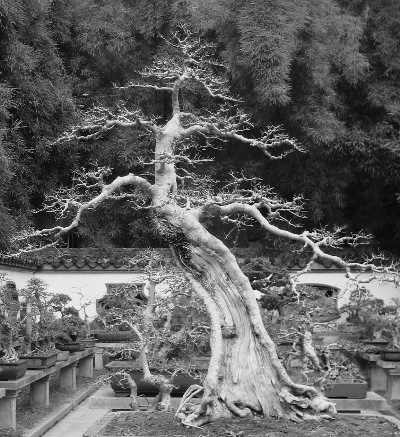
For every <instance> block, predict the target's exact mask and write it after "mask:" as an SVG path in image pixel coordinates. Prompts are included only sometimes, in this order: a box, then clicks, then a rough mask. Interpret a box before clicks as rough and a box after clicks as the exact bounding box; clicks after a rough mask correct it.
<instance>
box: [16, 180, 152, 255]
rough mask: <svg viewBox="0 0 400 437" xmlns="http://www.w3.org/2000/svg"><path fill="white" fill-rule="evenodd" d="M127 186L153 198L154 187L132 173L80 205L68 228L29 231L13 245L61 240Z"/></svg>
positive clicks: (102, 188)
mask: <svg viewBox="0 0 400 437" xmlns="http://www.w3.org/2000/svg"><path fill="white" fill-rule="evenodd" d="M127 185H133V186H135V187H136V188H138V189H140V190H141V191H143V192H144V193H145V194H146V195H147V196H148V197H149V198H151V197H152V196H153V187H152V185H151V184H150V183H149V182H148V181H147V180H146V179H143V178H141V177H139V176H135V175H133V174H132V173H130V174H128V175H126V176H118V177H117V178H116V179H114V181H113V182H111V183H110V184H108V185H102V187H101V192H100V193H99V194H98V195H97V196H95V197H94V198H92V199H90V200H89V201H87V202H84V203H82V204H81V205H79V207H78V210H77V212H76V214H75V217H74V219H73V220H72V221H71V223H70V224H69V225H68V226H54V227H53V228H48V229H42V230H38V231H35V232H30V231H29V230H28V231H25V232H23V233H22V234H20V235H17V236H15V237H14V239H13V243H14V244H16V245H19V244H20V243H21V242H24V241H26V242H27V243H28V244H29V240H31V239H34V238H35V237H39V238H40V237H43V236H52V237H53V238H55V239H56V240H59V239H60V238H61V237H62V236H63V235H65V234H66V233H68V232H69V231H71V230H72V229H74V228H76V227H77V226H78V225H79V222H80V221H81V218H82V214H83V213H84V212H85V211H87V210H89V209H93V208H96V206H98V205H99V204H100V203H101V202H103V201H104V200H106V199H107V198H109V197H110V196H111V195H112V194H113V193H114V192H116V191H118V190H119V189H121V188H122V187H124V186H127ZM66 202H67V204H66V205H65V207H63V210H64V211H67V209H68V207H69V206H70V205H71V204H70V203H69V200H67V201H66ZM56 244H57V241H55V242H53V243H51V244H50V245H51V246H54V245H56ZM36 249H37V248H36ZM32 250H34V249H28V250H23V249H20V253H22V252H30V251H32Z"/></svg>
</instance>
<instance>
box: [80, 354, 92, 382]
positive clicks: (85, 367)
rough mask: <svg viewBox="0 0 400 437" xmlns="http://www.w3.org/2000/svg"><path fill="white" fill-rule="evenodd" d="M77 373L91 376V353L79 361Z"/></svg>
mask: <svg viewBox="0 0 400 437" xmlns="http://www.w3.org/2000/svg"><path fill="white" fill-rule="evenodd" d="M79 375H80V376H84V377H86V378H93V355H88V356H87V357H85V358H82V359H81V360H80V361H79Z"/></svg>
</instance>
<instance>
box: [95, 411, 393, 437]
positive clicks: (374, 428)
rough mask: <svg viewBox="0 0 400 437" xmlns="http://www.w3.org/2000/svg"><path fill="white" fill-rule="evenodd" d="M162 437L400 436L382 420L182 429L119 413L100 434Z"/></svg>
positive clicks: (226, 423)
mask: <svg viewBox="0 0 400 437" xmlns="http://www.w3.org/2000/svg"><path fill="white" fill-rule="evenodd" d="M103 435H104V436H143V437H144V436H146V437H147V436H164V437H184V436H198V437H283V436H285V437H298V436H307V437H308V436H310V437H314V436H315V437H333V436H340V437H354V436H355V437H375V436H379V437H388V436H400V430H399V428H398V427H397V426H395V425H393V424H392V423H390V422H388V421H387V420H386V419H384V418H382V417H369V416H367V417H365V416H345V415H339V416H338V417H337V418H336V419H335V420H333V421H331V420H321V421H320V422H315V421H311V422H298V423H295V422H292V421H289V420H282V419H280V420H278V419H268V420H266V419H261V418H258V419H234V420H225V419H224V420H219V421H216V422H215V423H212V424H208V425H206V426H204V427H203V428H202V429H196V428H184V427H182V426H181V425H179V423H177V422H176V421H174V418H173V414H170V413H161V412H157V413H154V414H147V413H140V414H135V413H121V414H119V415H117V416H116V417H115V418H114V419H113V420H112V421H111V422H110V423H109V424H108V425H107V426H106V428H105V429H104V430H103V431H102V432H101V436H103Z"/></svg>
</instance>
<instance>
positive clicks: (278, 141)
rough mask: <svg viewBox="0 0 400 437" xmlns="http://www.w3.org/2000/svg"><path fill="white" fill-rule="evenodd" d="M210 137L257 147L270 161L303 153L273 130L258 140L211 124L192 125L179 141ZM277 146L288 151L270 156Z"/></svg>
mask: <svg viewBox="0 0 400 437" xmlns="http://www.w3.org/2000/svg"><path fill="white" fill-rule="evenodd" d="M198 133H200V134H203V135H212V136H215V137H217V138H222V139H230V140H235V141H240V142H242V143H244V144H248V145H249V146H252V147H258V148H259V149H260V150H261V151H262V152H263V153H264V154H265V155H266V156H267V157H268V158H270V159H274V160H276V159H283V158H284V157H285V156H287V155H288V154H289V153H291V152H293V151H294V150H297V151H303V150H302V149H301V148H300V147H299V146H298V145H297V144H296V141H295V140H294V139H291V138H289V137H288V136H287V135H286V134H283V133H277V131H276V130H275V128H274V129H273V130H272V131H267V132H266V133H265V134H264V136H263V137H262V138H260V139H253V138H247V137H245V136H243V135H241V134H239V133H237V132H235V131H230V130H228V129H225V128H224V129H221V128H219V127H217V125H215V124H213V123H204V124H203V123H202V124H193V125H191V126H189V127H187V128H186V129H184V130H183V131H182V132H181V133H180V139H184V138H188V137H190V136H192V135H194V134H198ZM279 146H288V147H289V149H288V150H286V151H285V152H283V153H281V154H279V155H272V154H271V153H270V152H269V149H272V148H274V147H279Z"/></svg>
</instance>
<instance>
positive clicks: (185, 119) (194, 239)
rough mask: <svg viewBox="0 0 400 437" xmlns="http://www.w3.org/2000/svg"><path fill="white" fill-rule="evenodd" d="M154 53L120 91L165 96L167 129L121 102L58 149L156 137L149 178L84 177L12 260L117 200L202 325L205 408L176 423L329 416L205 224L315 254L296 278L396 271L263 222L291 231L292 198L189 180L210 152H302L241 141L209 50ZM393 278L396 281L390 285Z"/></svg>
mask: <svg viewBox="0 0 400 437" xmlns="http://www.w3.org/2000/svg"><path fill="white" fill-rule="evenodd" d="M163 49H164V51H161V50H160V51H159V52H158V56H157V57H156V59H155V61H154V65H153V67H152V68H151V69H148V70H145V71H143V72H142V74H141V78H140V79H138V80H137V81H136V82H135V83H131V84H129V85H128V86H127V87H126V88H129V89H130V91H132V89H133V90H135V89H140V90H141V91H142V92H144V91H148V92H149V93H150V92H152V91H153V92H154V90H156V91H160V92H163V93H165V94H166V95H169V97H170V105H171V106H170V108H171V111H170V113H169V114H168V116H167V117H166V120H165V121H164V122H163V121H162V120H161V121H160V120H156V119H155V118H154V117H150V116H147V117H146V116H145V115H144V114H143V113H142V112H141V111H140V109H137V108H128V107H127V105H126V104H124V103H121V105H120V106H119V108H118V109H117V110H115V111H113V110H112V109H110V108H101V107H96V108H93V109H92V110H90V111H88V112H87V113H85V114H83V118H82V123H81V124H79V125H77V126H74V127H72V128H71V129H70V130H69V131H68V132H67V133H66V134H65V135H64V136H63V137H61V138H59V139H58V141H59V142H62V141H64V142H67V141H86V142H89V141H90V142H93V143H94V144H95V142H96V140H99V139H100V138H101V137H107V136H108V135H112V133H113V131H115V130H117V129H128V130H132V129H140V130H142V131H143V132H144V133H145V134H148V135H150V136H152V138H153V144H154V155H153V158H152V159H150V160H147V161H146V160H144V161H143V165H145V166H146V168H153V172H151V174H150V175H148V176H139V175H135V174H132V173H130V174H127V175H125V176H118V177H115V178H112V171H111V170H110V169H108V168H101V169H99V170H97V171H91V172H86V174H85V175H83V174H81V175H80V176H77V178H76V180H75V182H74V186H73V187H72V188H70V189H64V190H60V191H59V192H58V193H55V194H54V196H53V197H51V198H49V199H48V200H49V202H48V204H47V206H46V210H47V211H50V212H53V213H57V214H58V217H59V218H62V217H65V216H66V214H67V213H68V214H71V211H72V213H73V219H72V220H71V222H70V224H68V225H66V226H63V225H62V224H60V225H58V226H55V227H53V228H50V229H43V230H40V231H32V230H29V231H27V232H26V233H25V234H23V235H20V236H19V237H18V238H17V239H16V240H15V241H16V242H17V243H19V244H21V242H25V243H28V244H27V245H26V246H24V248H23V249H21V251H23V250H30V249H32V246H30V245H34V244H37V240H38V239H39V240H40V241H41V242H42V244H56V242H57V240H62V237H63V236H65V235H66V234H67V233H68V232H69V231H71V230H73V229H74V228H76V227H77V226H78V225H79V222H80V221H81V220H82V218H83V217H84V216H85V215H86V214H87V213H88V212H90V211H92V212H94V213H95V211H96V207H97V206H98V205H99V204H101V203H102V202H104V201H106V200H107V199H111V198H113V197H114V198H115V197H117V198H120V199H121V198H124V197H125V198H126V201H127V202H131V204H132V207H133V208H140V207H142V208H147V209H149V210H151V211H152V213H153V225H154V227H155V229H156V230H157V232H158V233H159V235H161V236H162V237H163V238H164V240H165V241H166V242H168V244H169V245H170V247H171V250H172V251H173V253H174V255H175V258H176V262H177V264H178V265H179V266H180V267H181V268H182V271H183V272H184V274H185V277H186V278H187V280H188V281H190V283H191V286H192V288H193V289H194V290H195V291H196V293H197V294H198V295H199V296H200V297H201V298H202V299H203V301H204V304H205V306H206V307H207V311H208V313H209V316H210V320H211V334H210V344H211V350H212V356H211V359H210V364H209V368H208V373H207V376H206V378H205V380H204V385H203V389H204V393H203V399H202V402H201V403H200V404H199V405H198V406H197V407H196V408H195V409H194V411H193V410H189V411H187V412H188V414H187V415H184V416H185V417H184V418H183V417H182V415H181V416H180V417H181V418H182V420H183V423H185V424H191V425H196V426H197V425H199V424H203V423H205V422H207V421H210V420H213V419H215V418H218V417H232V416H240V417H245V416H249V415H252V414H253V413H257V414H262V415H264V416H278V417H280V416H288V417H303V418H304V417H307V414H308V413H323V412H328V413H334V412H335V408H334V405H333V404H332V403H331V402H330V401H329V400H328V399H326V398H324V397H323V396H321V395H320V394H319V393H318V391H317V390H316V389H315V388H313V387H310V386H307V385H302V384H296V383H294V382H293V381H292V380H291V379H290V378H289V376H288V375H287V373H286V371H285V369H284V368H283V366H282V364H281V363H280V361H279V359H278V357H277V354H276V349H275V345H274V342H273V341H272V340H271V338H270V336H269V335H268V332H267V331H266V329H265V327H264V325H263V323H262V319H261V315H260V310H259V307H258V305H257V302H256V299H255V295H254V291H253V289H252V287H251V284H250V281H249V279H248V278H247V277H246V276H245V275H244V274H243V273H242V271H241V269H240V268H239V266H238V263H237V262H236V259H235V257H234V255H233V254H232V252H231V251H230V250H229V249H228V247H227V246H226V245H225V244H224V242H223V241H222V240H221V239H219V238H217V237H216V236H214V235H212V234H211V233H210V232H209V231H208V230H207V224H208V223H209V222H210V220H223V221H225V222H229V223H231V224H232V225H234V226H240V225H241V224H243V223H244V222H245V221H246V220H251V221H252V222H253V223H258V225H259V226H261V227H262V228H263V229H264V230H265V231H266V232H270V233H272V234H275V235H276V236H280V237H284V238H288V239H291V240H294V241H296V242H299V243H302V244H303V245H304V246H307V247H308V248H309V249H310V250H311V251H312V256H311V258H310V260H309V262H308V263H307V265H306V266H305V268H304V269H303V270H302V271H303V272H304V271H307V270H308V269H309V268H310V266H311V265H312V264H313V263H314V262H315V261H316V260H317V259H319V258H328V259H331V260H333V261H335V262H336V263H337V264H339V265H341V266H343V267H344V268H346V269H347V271H348V275H351V271H350V270H351V269H352V268H355V269H357V268H358V269H368V268H371V269H375V270H377V271H380V272H384V271H387V272H388V273H391V272H392V271H393V269H392V268H390V269H386V270H385V269H384V268H383V267H379V268H375V267H374V266H373V265H372V264H370V263H369V262H364V263H361V264H359V263H347V262H345V261H344V260H342V259H340V258H339V257H336V256H332V255H328V254H326V253H324V252H323V250H322V248H323V247H324V246H329V245H339V244H340V243H341V242H346V243H352V242H355V241H357V239H358V238H359V236H352V237H346V238H340V237H339V236H338V235H337V234H333V235H330V234H329V233H328V232H326V231H321V232H302V233H296V232H292V231H289V230H285V229H283V228H280V227H278V226H277V225H276V224H273V223H272V221H273V220H274V219H275V220H286V221H290V214H291V213H292V214H298V213H299V210H300V208H301V199H300V198H297V199H294V200H293V201H290V202H288V201H285V200H282V199H279V198H278V197H277V196H275V195H274V193H273V191H272V190H271V189H270V188H268V187H264V186H261V185H260V184H259V182H258V181H257V180H253V179H252V178H251V177H249V176H248V174H247V175H243V174H241V175H232V176H231V179H230V181H228V182H226V183H225V184H224V185H223V184H222V183H218V184H217V183H216V182H215V181H213V180H212V179H211V178H210V177H208V176H207V175H204V176H202V177H199V176H196V175H195V174H194V173H193V171H192V170H193V166H194V165H195V164H202V163H203V162H204V159H205V158H204V156H202V153H203V150H204V149H207V147H208V146H212V147H217V145H218V147H223V146H226V147H230V146H231V145H232V144H233V143H241V144H243V146H248V147H254V148H257V149H259V150H260V151H261V152H262V153H263V155H264V156H265V157H266V158H267V159H271V160H281V159H282V158H283V157H284V156H285V155H287V154H288V153H290V152H292V151H297V152H296V153H300V151H299V147H298V145H297V144H296V142H295V141H294V140H293V139H290V138H289V137H288V136H287V135H285V134H283V133H282V132H281V131H280V129H279V128H277V127H269V128H267V129H266V130H265V131H264V132H262V133H261V135H260V136H259V137H256V136H255V134H254V133H253V134H251V133H250V132H249V131H248V130H249V129H250V128H252V125H251V123H250V120H249V118H248V117H247V115H246V114H245V113H244V111H243V110H242V109H241V107H240V101H239V100H238V99H237V98H235V97H234V96H232V95H230V94H229V86H228V82H227V80H226V75H225V70H224V67H223V65H221V62H220V61H218V60H215V59H213V52H215V51H213V49H212V47H210V45H208V44H207V43H206V41H205V39H203V38H201V37H198V36H197V35H190V34H188V33H186V32H185V31H182V30H180V31H178V32H177V34H176V35H175V36H174V38H171V40H170V41H166V42H165V45H164V47H163ZM122 91H123V90H121V92H122ZM60 223H61V222H60ZM45 237H48V238H49V240H47V241H46V239H45ZM298 274H301V272H299V273H298ZM390 280H392V281H398V277H395V276H391V278H390ZM291 287H292V290H293V292H295V291H296V277H293V278H291ZM182 411H183V409H182ZM182 411H181V413H182Z"/></svg>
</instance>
